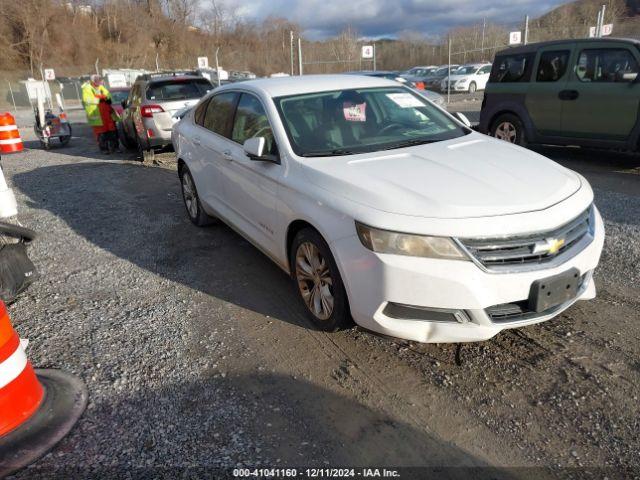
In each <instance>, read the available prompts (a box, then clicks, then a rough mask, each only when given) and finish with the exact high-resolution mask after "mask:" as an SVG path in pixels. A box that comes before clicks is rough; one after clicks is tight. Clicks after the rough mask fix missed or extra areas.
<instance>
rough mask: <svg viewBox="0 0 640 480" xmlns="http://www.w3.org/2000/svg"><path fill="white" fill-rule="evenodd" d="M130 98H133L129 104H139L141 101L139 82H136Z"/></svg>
mask: <svg viewBox="0 0 640 480" xmlns="http://www.w3.org/2000/svg"><path fill="white" fill-rule="evenodd" d="M130 98H131V101H130V102H129V104H131V105H137V104H139V103H140V84H139V83H136V84H135V85H134V86H133V88H132V89H131V94H130Z"/></svg>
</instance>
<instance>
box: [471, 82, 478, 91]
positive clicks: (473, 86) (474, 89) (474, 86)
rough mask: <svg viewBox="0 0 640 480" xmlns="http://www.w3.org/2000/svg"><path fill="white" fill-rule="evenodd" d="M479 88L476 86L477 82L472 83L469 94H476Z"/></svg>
mask: <svg viewBox="0 0 640 480" xmlns="http://www.w3.org/2000/svg"><path fill="white" fill-rule="evenodd" d="M477 89H478V87H477V86H476V82H471V83H470V84H469V93H476V90H477Z"/></svg>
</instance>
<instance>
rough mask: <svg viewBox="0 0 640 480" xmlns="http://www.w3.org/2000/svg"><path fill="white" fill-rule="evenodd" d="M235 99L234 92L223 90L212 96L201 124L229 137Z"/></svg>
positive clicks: (236, 96) (235, 94) (236, 98)
mask: <svg viewBox="0 0 640 480" xmlns="http://www.w3.org/2000/svg"><path fill="white" fill-rule="evenodd" d="M237 101H238V94H237V93H236V92H224V93H220V94H218V95H215V96H213V97H212V98H211V100H210V101H209V104H208V105H207V110H206V112H205V114H204V119H203V122H202V126H203V127H204V128H206V129H207V130H211V131H212V132H214V133H217V134H218V135H222V136H225V137H229V135H230V130H231V122H232V121H233V113H234V111H235V108H236V103H237Z"/></svg>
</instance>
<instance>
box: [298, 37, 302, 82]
mask: <svg viewBox="0 0 640 480" xmlns="http://www.w3.org/2000/svg"><path fill="white" fill-rule="evenodd" d="M298 72H299V73H300V75H302V39H301V38H300V37H298Z"/></svg>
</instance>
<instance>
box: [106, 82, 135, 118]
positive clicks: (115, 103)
mask: <svg viewBox="0 0 640 480" xmlns="http://www.w3.org/2000/svg"><path fill="white" fill-rule="evenodd" d="M129 90H131V87H115V88H112V89H111V90H109V93H111V102H112V103H111V106H112V107H113V109H114V110H115V111H116V112H117V113H118V115H120V116H122V100H126V99H127V97H128V96H129Z"/></svg>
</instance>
